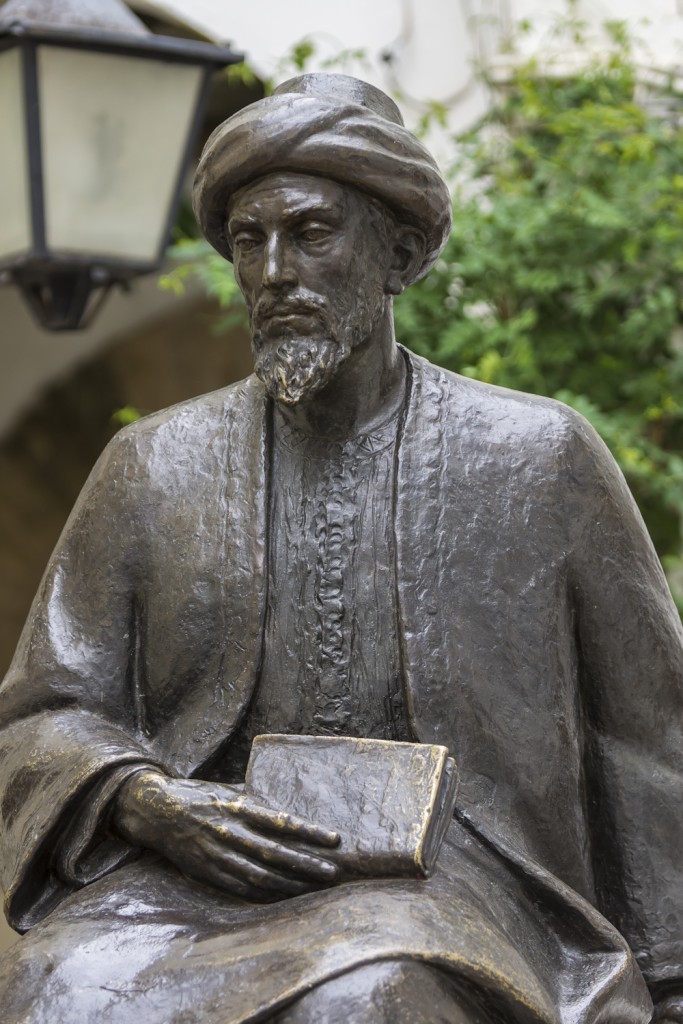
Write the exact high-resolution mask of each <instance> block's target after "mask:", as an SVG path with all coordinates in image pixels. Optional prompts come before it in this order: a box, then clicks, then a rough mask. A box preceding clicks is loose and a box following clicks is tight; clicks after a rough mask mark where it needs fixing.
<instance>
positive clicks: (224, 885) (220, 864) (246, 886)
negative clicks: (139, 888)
mask: <svg viewBox="0 0 683 1024" xmlns="http://www.w3.org/2000/svg"><path fill="white" fill-rule="evenodd" d="M178 866H179V867H180V868H181V870H182V871H184V872H185V874H187V875H189V877H190V878H194V879H195V881H198V882H201V883H202V884H204V885H211V886H213V887H214V888H216V889H221V890H222V891H224V892H229V893H230V894H231V895H233V896H239V897H240V898H242V899H248V900H256V901H258V902H265V901H268V900H272V899H276V898H278V897H280V898H284V897H292V896H301V895H303V894H304V893H308V892H311V891H312V890H315V889H318V888H319V886H318V885H315V884H312V883H311V882H304V881H302V880H300V879H295V878H287V877H286V876H285V875H281V874H279V873H278V872H275V871H271V870H269V869H268V868H265V867H262V866H261V865H260V864H257V863H255V862H254V861H252V860H250V859H249V858H248V857H244V856H242V855H241V854H239V853H236V852H235V851H234V850H219V851H214V853H213V856H212V857H210V858H203V859H201V860H195V859H194V858H192V859H191V861H189V862H186V863H178Z"/></svg>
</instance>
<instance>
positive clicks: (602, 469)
mask: <svg viewBox="0 0 683 1024" xmlns="http://www.w3.org/2000/svg"><path fill="white" fill-rule="evenodd" d="M574 444H575V451H574V453H573V456H572V458H571V461H570V463H569V464H568V468H567V477H568V485H569V487H570V490H571V492H572V495H573V498H572V501H571V502H570V508H571V519H572V530H573V545H572V552H571V556H570V560H569V572H570V585H571V588H572V596H573V599H574V607H575V609H576V629H577V639H578V645H579V651H580V663H581V686H582V695H581V696H582V714H583V721H584V727H585V728H584V733H585V751H584V752H585V763H586V775H585V789H586V801H587V808H588V816H589V820H590V823H591V834H592V860H593V865H594V872H595V877H596V882H597V892H598V899H599V909H600V910H601V911H602V913H603V914H604V915H605V916H606V917H607V918H608V919H609V920H610V921H611V922H612V923H613V924H614V925H615V926H616V927H617V928H618V929H619V931H620V932H621V933H622V934H623V935H624V936H625V938H626V939H627V941H628V942H629V945H630V946H631V948H632V950H633V952H634V953H635V956H636V959H637V961H638V964H639V966H640V968H641V970H642V971H643V974H644V976H645V979H646V981H647V982H648V984H649V986H650V989H651V991H652V993H653V996H654V997H655V1000H657V998H658V997H660V996H661V995H663V994H664V993H666V992H667V991H670V990H671V989H673V990H675V991H677V992H681V993H683V629H682V627H681V620H680V617H679V614H678V612H677V610H676V607H675V605H674V603H673V601H672V599H671V595H670V593H669V590H668V587H667V583H666V579H665V577H664V574H663V572H662V568H661V565H660V563H659V560H658V558H657V555H656V553H655V551H654V548H653V546H652V543H651V541H650V538H649V536H648V534H647V531H646V529H645V526H644V523H643V521H642V518H641V516H640V513H639V511H638V509H637V507H636V505H635V502H634V500H633V498H632V496H631V494H630V492H629V490H628V488H627V486H626V483H625V481H624V479H623V477H622V475H621V472H620V471H619V469H618V467H617V466H616V464H615V462H614V460H613V459H612V457H611V455H610V454H609V453H608V451H607V449H606V448H605V446H604V445H603V443H602V441H600V440H599V438H598V437H597V435H596V434H594V432H593V431H592V429H591V428H590V427H589V426H588V425H587V424H585V422H583V421H581V422H580V423H578V424H577V429H576V434H575V437H574Z"/></svg>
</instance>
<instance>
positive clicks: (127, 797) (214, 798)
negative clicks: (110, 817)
mask: <svg viewBox="0 0 683 1024" xmlns="http://www.w3.org/2000/svg"><path fill="white" fill-rule="evenodd" d="M114 825H115V827H116V829H117V831H118V832H119V833H120V834H121V835H123V836H124V838H125V839H127V840H128V841H129V842H131V843H133V844H134V845H135V846H144V847H147V848H148V849H151V850H156V851H157V852H158V853H161V854H163V856H164V857H166V858H167V859H168V860H170V861H172V862H173V863H174V864H175V865H176V866H177V867H179V868H180V870H181V871H183V872H184V873H185V874H186V875H189V876H190V877H191V878H194V879H196V880H197V881H199V882H203V883H205V884H207V885H212V886H214V887H215V888H217V889H224V890H226V891H227V892H230V893H232V894H233V895H236V896H242V897H245V898H247V899H256V900H262V901H265V900H269V899H274V898H278V897H283V896H297V895H300V894H301V893H305V892H310V891H311V890H313V889H319V888H321V887H322V886H325V885H331V884H333V883H334V882H335V881H336V880H337V877H338V869H337V868H336V866H335V865H334V864H332V863H331V862H330V861H328V860H325V858H324V857H321V856H319V853H318V851H319V848H320V847H322V848H323V850H324V849H326V848H327V849H330V848H332V847H334V846H337V845H338V843H339V835H338V834H337V833H336V832H330V831H329V829H324V828H319V827H317V826H316V825H311V824H309V823H308V822H305V821H302V820H301V819H299V818H295V817H293V816H292V815H289V814H279V813H277V812H274V811H271V810H270V809H268V808H266V807H263V806H262V805H259V804H258V803H256V802H255V801H254V800H252V799H250V798H249V797H246V796H244V795H243V794H242V793H240V792H239V791H238V790H237V789H234V788H232V787H230V786H225V785H221V784H219V783H213V782H200V781H198V780H194V779H171V778H168V777H167V776H165V775H162V774H160V773H159V772H156V771H153V770H151V769H150V770H149V771H142V772H138V773H137V774H136V775H133V776H132V777H131V778H130V779H128V781H127V782H126V783H124V785H123V786H122V788H121V790H120V791H119V793H118V796H117V799H116V803H115V806H114ZM288 839H295V840H296V845H295V846H290V845H287V840H288ZM304 846H307V847H308V848H309V849H308V850H307V849H303V847H304Z"/></svg>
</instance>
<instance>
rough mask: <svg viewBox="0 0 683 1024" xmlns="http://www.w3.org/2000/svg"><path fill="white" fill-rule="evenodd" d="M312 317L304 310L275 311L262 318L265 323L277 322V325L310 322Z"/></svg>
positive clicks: (311, 314)
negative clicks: (302, 321)
mask: <svg viewBox="0 0 683 1024" xmlns="http://www.w3.org/2000/svg"><path fill="white" fill-rule="evenodd" d="M313 315H314V314H313V313H311V312H309V311H304V310H289V311H287V310H283V311H282V312H278V311H275V312H273V313H267V314H266V315H265V316H264V317H263V320H264V322H266V323H272V322H273V321H277V323H281V324H288V323H296V322H298V321H301V320H310V319H311V317H312V316H313Z"/></svg>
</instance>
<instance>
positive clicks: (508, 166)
mask: <svg viewBox="0 0 683 1024" xmlns="http://www.w3.org/2000/svg"><path fill="white" fill-rule="evenodd" d="M618 28H619V27H618V26H615V27H614V30H615V32H614V34H615V36H616V38H615V40H614V46H613V47H612V49H611V50H610V52H609V53H608V54H607V55H603V56H601V57H600V58H595V59H592V60H587V61H586V63H585V64H584V65H583V67H582V68H581V70H580V71H579V72H574V73H573V74H572V75H571V76H562V75H561V74H559V71H557V70H555V69H553V68H552V66H548V65H546V66H545V67H541V66H539V63H538V61H529V62H527V63H525V64H523V65H521V66H517V67H516V68H515V69H514V70H513V71H512V72H511V74H510V78H509V81H508V82H507V83H506V86H505V88H504V89H502V90H501V91H500V92H499V93H498V97H497V102H496V105H495V106H494V108H493V109H492V110H491V112H490V113H489V114H488V116H487V117H486V119H485V120H483V121H482V122H481V123H480V124H478V125H477V126H476V127H475V128H474V129H473V130H472V131H470V132H469V133H468V134H467V135H466V136H464V137H462V138H461V139H460V140H458V141H459V146H458V152H459V157H458V161H457V165H456V176H457V181H458V185H457V186H456V189H455V204H454V205H455V212H454V229H453V233H452V236H451V239H450V241H449V243H448V246H447V248H446V250H445V252H444V254H443V257H442V259H441V261H440V262H439V264H438V265H437V267H436V268H435V270H434V271H433V272H432V273H431V274H430V275H429V276H428V277H427V278H426V279H425V280H424V281H422V282H420V283H419V284H418V285H416V286H415V287H413V288H411V289H410V290H409V291H408V292H407V293H406V294H405V295H404V296H402V297H401V300H400V302H398V303H397V308H396V320H397V331H398V334H399V337H400V338H401V339H402V340H403V341H405V342H406V343H407V344H408V345H409V346H410V347H411V348H413V349H414V350H415V351H417V352H419V353H421V354H423V355H425V356H427V357H428V358H429V359H431V360H433V361H434V362H437V363H440V364H442V365H444V366H446V367H449V368H450V369H453V370H457V371H458V372H460V373H464V374H467V375H468V376H471V377H475V378H477V379H479V380H483V381H487V382H489V383H492V384H498V385H502V386H504V387H508V388H515V389H518V390H521V391H531V392H535V393H537V394H543V395H550V396H552V397H554V398H558V399H560V400H561V401H563V402H566V403H568V404H569V405H572V406H574V408H576V409H577V410H579V412H581V413H583V414H584V415H585V416H586V417H587V418H588V419H589V420H590V421H591V422H592V423H593V425H594V426H595V427H596V428H597V430H598V431H599V432H600V434H601V435H602V437H603V438H604V440H605V441H606V442H607V444H608V446H609V447H610V449H611V450H612V452H613V454H614V455H615V457H616V459H617V461H618V462H619V464H620V466H621V468H622V470H623V472H624V473H625V475H626V477H627V479H628V481H629V484H630V486H631V489H632V490H633V492H634V494H635V496H636V499H637V501H638V503H639V505H640V507H641V510H642V512H643V514H644V516H645V519H646V521H647V524H648V527H649V529H650V532H651V534H652V536H653V539H654V541H655V544H656V546H657V549H658V551H659V554H660V556H661V557H662V559H663V561H664V562H665V565H667V567H668V569H669V571H670V578H671V581H672V584H673V586H674V590H678V587H677V586H676V582H677V575H678V573H680V567H681V521H682V517H683V457H682V453H683V276H682V272H683V170H682V169H683V135H682V134H681V130H680V128H679V127H678V125H677V124H675V123H672V121H673V119H672V118H663V117H662V116H657V115H656V114H655V113H654V112H649V111H648V107H647V105H645V104H644V103H643V102H642V99H641V98H640V96H639V92H640V87H639V85H638V75H637V69H636V66H635V64H634V61H633V59H632V56H631V53H630V50H629V47H628V42H627V40H626V39H625V36H624V34H623V32H621V31H618ZM676 102H677V100H676V97H675V95H673V94H672V95H671V96H670V103H671V104H672V105H673V107H674V108H675V106H676ZM680 586H681V585H680V583H679V587H680ZM681 590H683V587H681ZM677 596H678V598H679V602H680V599H681V597H682V596H683V594H681V593H680V592H679V593H678V595H677Z"/></svg>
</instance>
